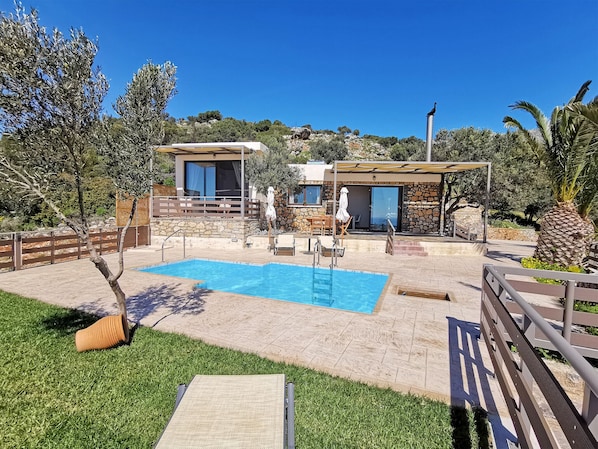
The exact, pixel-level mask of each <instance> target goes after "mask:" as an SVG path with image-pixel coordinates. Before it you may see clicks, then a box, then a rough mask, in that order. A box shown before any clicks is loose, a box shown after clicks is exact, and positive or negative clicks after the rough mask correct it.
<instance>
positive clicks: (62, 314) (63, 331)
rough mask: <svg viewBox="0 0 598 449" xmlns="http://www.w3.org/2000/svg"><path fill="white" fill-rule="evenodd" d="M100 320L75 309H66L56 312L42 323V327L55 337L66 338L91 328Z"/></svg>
mask: <svg viewBox="0 0 598 449" xmlns="http://www.w3.org/2000/svg"><path fill="white" fill-rule="evenodd" d="M97 320H98V317H97V316H96V315H93V314H91V313H87V312H82V311H79V310H75V309H65V310H64V311H59V312H56V313H55V314H54V315H50V316H48V317H46V318H44V319H43V320H42V321H41V325H42V326H43V328H44V329H45V330H47V331H50V332H52V333H54V334H55V335H58V336H61V337H66V336H68V335H73V334H74V333H75V332H77V331H78V330H79V329H83V328H85V327H88V326H91V325H92V324H93V323H95V322H96V321H97Z"/></svg>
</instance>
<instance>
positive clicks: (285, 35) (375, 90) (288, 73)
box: [0, 0, 598, 139]
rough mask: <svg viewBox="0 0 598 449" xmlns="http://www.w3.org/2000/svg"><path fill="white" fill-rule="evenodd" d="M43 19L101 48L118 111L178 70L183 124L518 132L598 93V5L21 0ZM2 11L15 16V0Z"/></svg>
mask: <svg viewBox="0 0 598 449" xmlns="http://www.w3.org/2000/svg"><path fill="white" fill-rule="evenodd" d="M21 2H22V4H23V6H24V7H25V8H26V9H27V10H29V9H30V8H35V9H36V10H37V11H38V13H39V21H40V23H41V24H42V25H44V26H46V27H47V28H49V29H52V28H57V29H58V30H60V31H61V32H62V33H63V34H65V35H68V33H69V30H70V29H71V28H78V29H79V28H80V29H82V30H83V31H84V33H85V34H86V35H87V36H88V37H91V38H93V39H97V41H98V44H99V51H98V55H97V57H96V63H97V65H98V66H99V67H100V68H101V70H102V72H103V73H104V75H105V76H106V77H107V78H108V81H109V83H110V91H109V93H108V95H107V97H106V101H105V111H106V112H107V113H109V114H111V115H115V113H114V111H113V109H112V104H113V103H114V102H115V100H116V98H117V97H118V96H119V95H122V94H124V92H125V89H126V85H127V83H129V82H130V81H131V79H132V77H133V75H134V74H135V72H137V70H139V68H141V67H142V66H143V65H144V64H145V63H147V62H148V61H151V62H152V63H154V64H163V63H164V62H166V61H170V62H172V63H173V64H174V65H175V66H176V67H177V75H176V77H177V94H176V96H175V97H174V98H173V99H172V100H171V102H170V103H169V105H168V108H167V112H168V113H169V114H170V115H171V116H172V117H175V118H187V117H188V116H196V115H197V114H198V113H200V112H205V111H211V110H218V111H220V112H221V113H222V115H223V116H224V117H234V118H236V119H239V120H247V121H251V122H257V121H260V120H264V119H269V120H272V121H274V120H280V121H282V122H283V123H284V124H286V125H288V126H291V127H295V126H303V125H306V124H309V125H311V126H312V128H313V129H331V130H334V131H336V130H337V129H338V127H340V126H347V127H349V128H350V129H351V130H359V131H360V135H365V134H373V135H377V136H384V137H388V136H395V137H398V138H404V137H409V136H416V137H419V138H421V139H425V138H426V126H427V118H426V116H427V113H428V111H430V110H431V109H432V107H433V106H434V103H435V102H437V109H436V114H435V115H434V122H433V129H434V134H435V133H436V132H437V131H438V130H440V129H447V130H451V129H458V128H464V127H474V128H478V129H491V130H494V131H496V132H505V128H504V126H503V124H502V119H503V117H505V116H506V115H512V116H513V117H515V118H517V119H519V120H520V121H521V122H522V123H523V124H524V126H526V127H533V122H531V120H530V119H529V116H528V115H526V113H524V112H522V111H512V110H511V109H510V108H509V106H510V105H512V104H513V103H514V102H516V101H519V100H526V101H530V102H531V103H533V104H535V105H536V106H538V107H539V108H540V109H541V110H542V111H543V112H544V113H545V114H546V115H550V113H551V111H552V109H553V108H554V107H555V106H561V105H563V104H565V103H566V102H567V101H568V100H569V99H570V98H572V97H573V96H574V95H575V93H576V92H577V90H578V89H579V87H580V86H581V85H582V84H583V83H584V82H585V81H587V80H594V81H593V83H592V85H591V86H590V91H589V93H588V94H587V96H586V100H589V99H590V98H593V97H594V96H597V95H598V1H596V0H569V1H567V2H565V1H562V0H427V1H421V0H411V1H404V0H361V1H357V0H301V1H299V0H212V1H209V0H195V1H193V0H170V1H164V0H161V1H160V0H145V1H141V0H138V1H134V0H21ZM0 10H1V11H2V12H3V13H4V14H6V13H10V12H14V3H13V0H0Z"/></svg>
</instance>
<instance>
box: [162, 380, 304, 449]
mask: <svg viewBox="0 0 598 449" xmlns="http://www.w3.org/2000/svg"><path fill="white" fill-rule="evenodd" d="M294 429H295V427H294V388H293V384H291V383H289V384H288V385H287V384H286V382H285V376H284V374H259V375H242V376H203V375H198V376H195V377H194V378H193V380H192V381H191V382H190V383H189V385H188V386H186V385H179V392H178V394H177V401H176V404H175V410H174V412H173V414H172V417H171V418H170V421H169V422H168V424H167V426H166V428H165V429H164V432H163V433H162V435H161V437H160V439H159V440H158V442H157V443H156V445H155V446H154V447H155V448H156V449H165V448H192V447H193V448H195V447H201V448H204V449H208V448H214V449H216V448H243V449H251V448H256V449H257V448H260V449H263V448H271V449H276V448H281V449H282V448H289V449H293V448H294V447H295V430H294Z"/></svg>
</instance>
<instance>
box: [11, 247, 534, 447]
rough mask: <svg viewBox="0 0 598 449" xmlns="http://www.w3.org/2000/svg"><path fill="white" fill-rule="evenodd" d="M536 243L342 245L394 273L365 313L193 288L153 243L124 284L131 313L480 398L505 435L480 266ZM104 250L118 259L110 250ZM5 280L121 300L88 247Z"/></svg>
mask: <svg viewBox="0 0 598 449" xmlns="http://www.w3.org/2000/svg"><path fill="white" fill-rule="evenodd" d="M534 248H535V246H534V244H533V243H530V242H513V241H490V242H488V253H487V254H486V255H485V256H462V255H460V256H391V255H388V254H379V253H361V252H350V251H347V252H346V254H345V255H344V257H342V258H339V259H338V268H344V269H351V270H363V271H371V272H382V273H389V274H390V275H391V276H390V278H389V281H388V283H387V286H386V288H385V291H384V292H383V294H382V296H381V299H380V301H379V303H378V305H377V308H376V310H375V312H374V313H373V314H371V315H367V314H361V313H354V312H347V311H340V310H335V309H330V308H325V307H318V306H311V305H302V304H295V303H290V302H283V301H275V300H268V299H261V298H255V297H247V296H241V295H237V294H231V293H224V292H217V291H204V290H198V289H194V284H195V282H193V281H191V280H185V279H179V278H173V277H167V276H162V275H156V274H149V273H144V272H140V271H138V270H136V268H139V267H143V266H148V265H154V264H159V263H161V257H162V253H161V251H160V250H159V249H158V250H157V249H155V248H151V247H150V248H138V249H133V250H129V251H127V252H126V253H125V266H126V270H125V273H124V275H123V277H122V279H121V286H122V288H123V290H124V291H125V292H126V294H127V295H128V297H129V319H130V320H131V321H134V322H139V323H140V324H141V325H143V326H148V327H152V328H155V329H157V330H160V331H165V332H177V333H182V334H185V335H188V336H189V337H192V338H197V339H201V340H203V341H205V342H207V343H210V344H214V345H218V346H222V347H227V348H232V349H237V350H240V351H245V352H249V353H255V354H258V355H260V356H263V357H266V358H268V359H272V360H276V361H284V362H287V363H291V364H296V365H301V366H305V367H309V368H312V369H315V370H319V371H322V372H326V373H329V374H332V375H336V376H340V377H344V378H348V379H352V380H356V381H360V382H365V383H368V384H371V385H376V386H379V387H383V388H391V389H393V390H396V391H399V392H404V393H413V394H416V395H425V396H427V397H430V398H434V399H439V400H442V401H445V402H447V403H452V404H455V405H480V406H482V407H484V408H485V409H486V410H488V411H489V413H490V414H491V415H492V416H493V420H492V421H493V427H494V431H495V433H499V434H500V433H501V432H502V434H503V436H505V435H506V438H509V437H510V434H512V426H511V424H510V421H509V418H508V413H507V409H506V405H505V402H504V399H503V398H502V395H501V393H500V388H499V386H498V382H497V381H496V379H494V378H493V377H492V365H491V362H490V358H489V356H488V353H487V350H486V346H485V344H484V343H483V342H482V341H480V340H478V335H479V315H480V291H481V290H480V286H481V275H482V267H483V265H484V264H487V263H490V264H495V265H504V264H506V265H517V264H518V261H519V260H520V259H521V257H524V256H528V255H530V254H532V252H533V250H534ZM165 254H166V257H165V259H166V262H169V261H177V260H181V258H182V255H183V254H182V249H181V248H170V249H168V250H167V251H166V253H165ZM186 256H187V258H191V257H200V258H208V259H214V260H228V261H236V262H252V263H267V262H281V263H293V264H300V265H309V266H311V265H312V262H313V255H312V254H309V253H307V252H302V251H298V252H297V253H296V254H295V255H294V256H282V255H279V256H275V255H274V254H273V253H272V252H270V251H268V250H266V249H252V248H246V249H242V250H223V249H202V248H192V249H189V248H187V251H186ZM105 258H106V260H107V261H108V262H109V264H110V265H111V267H112V268H113V270H116V269H117V265H118V258H117V255H116V254H110V255H107V256H105ZM329 263H330V258H322V259H321V265H326V264H329ZM347 288H350V286H349V285H348V286H347ZM0 289H1V290H5V291H9V292H13V293H17V294H20V295H23V296H26V297H31V298H36V299H38V300H41V301H44V302H47V303H52V304H56V305H59V306H63V307H70V308H77V309H81V310H86V311H89V312H93V313H98V314H101V315H106V314H112V313H114V312H116V311H117V309H116V306H115V302H114V296H113V294H112V292H111V290H110V288H109V286H108V284H107V283H106V281H105V280H104V279H103V277H102V276H101V275H100V273H99V272H98V271H97V270H96V268H95V267H94V265H93V264H92V263H91V262H90V261H89V260H87V259H83V260H76V261H72V262H65V263H60V264H56V265H47V266H42V267H37V268H29V269H26V270H21V271H14V272H7V273H1V274H0ZM402 290H425V291H436V292H441V293H449V294H450V297H451V299H452V300H451V301H444V300H439V299H429V298H422V297H415V296H406V295H403V294H401V291H402ZM133 344H134V341H133ZM73 350H74V344H73ZM186 380H187V379H181V381H182V382H184V381H186ZM499 447H503V445H502V444H500V445H499Z"/></svg>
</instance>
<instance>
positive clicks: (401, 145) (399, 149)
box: [390, 136, 426, 161]
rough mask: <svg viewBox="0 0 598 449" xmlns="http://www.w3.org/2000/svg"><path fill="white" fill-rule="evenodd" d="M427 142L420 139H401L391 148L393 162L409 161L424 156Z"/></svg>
mask: <svg viewBox="0 0 598 449" xmlns="http://www.w3.org/2000/svg"><path fill="white" fill-rule="evenodd" d="M425 148H426V142H424V141H423V140H422V139H419V138H418V137H415V136H411V137H406V138H403V139H399V140H398V142H397V143H395V144H394V145H392V146H391V147H390V158H391V159H392V160H393V161H407V160H409V159H410V158H411V157H413V156H415V155H419V154H424V152H425Z"/></svg>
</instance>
